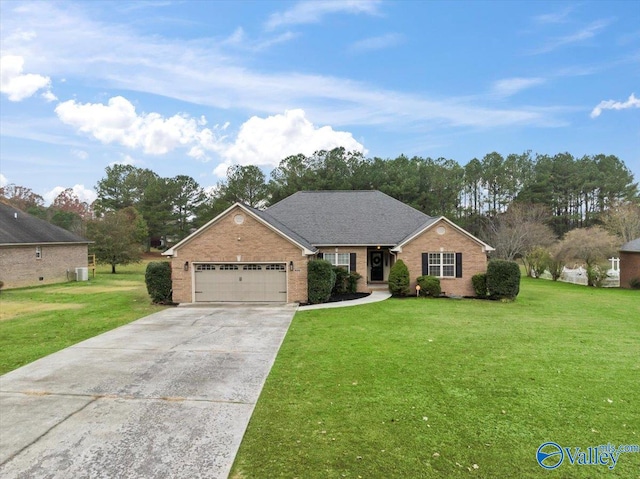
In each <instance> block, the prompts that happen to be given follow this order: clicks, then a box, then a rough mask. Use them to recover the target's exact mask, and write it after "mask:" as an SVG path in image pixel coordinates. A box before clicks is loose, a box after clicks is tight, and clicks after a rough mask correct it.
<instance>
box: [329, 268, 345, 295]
mask: <svg viewBox="0 0 640 479" xmlns="http://www.w3.org/2000/svg"><path fill="white" fill-rule="evenodd" d="M333 272H334V273H335V274H336V282H335V284H334V285H333V290H332V291H331V294H345V293H346V292H347V289H348V287H349V285H348V281H349V272H348V271H347V270H346V269H345V268H344V267H342V266H334V267H333Z"/></svg>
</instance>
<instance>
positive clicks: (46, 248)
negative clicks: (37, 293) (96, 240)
mask: <svg viewBox="0 0 640 479" xmlns="http://www.w3.org/2000/svg"><path fill="white" fill-rule="evenodd" d="M40 248H41V251H42V257H41V259H37V258H36V247H35V245H32V246H2V247H0V281H3V282H4V288H21V287H25V286H37V285H39V284H51V283H62V282H65V281H69V280H71V279H75V271H76V268H80V267H85V268H86V267H87V257H88V249H89V248H88V246H87V245H86V244H85V245H78V244H71V245H47V244H43V245H40ZM67 271H69V272H70V273H71V274H69V275H68V274H67ZM40 278H42V279H40Z"/></svg>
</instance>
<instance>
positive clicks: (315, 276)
mask: <svg viewBox="0 0 640 479" xmlns="http://www.w3.org/2000/svg"><path fill="white" fill-rule="evenodd" d="M335 282H336V273H335V271H334V270H333V265H332V264H331V263H329V262H328V261H326V260H324V259H315V260H313V261H309V265H308V274H307V288H308V291H309V302H310V303H311V304H318V303H324V302H326V301H327V300H328V299H329V298H330V297H331V291H332V290H333V285H334V284H335Z"/></svg>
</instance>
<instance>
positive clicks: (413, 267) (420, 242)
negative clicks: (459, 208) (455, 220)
mask: <svg viewBox="0 0 640 479" xmlns="http://www.w3.org/2000/svg"><path fill="white" fill-rule="evenodd" d="M440 226H442V227H444V228H445V233H444V234H443V235H440V234H438V233H437V230H438V227H440ZM441 248H442V251H443V252H445V253H462V278H440V286H441V288H442V292H443V293H445V294H447V295H460V296H474V295H475V292H474V291H473V285H472V283H471V277H472V276H473V275H475V274H478V273H485V272H486V271H487V254H486V253H485V252H483V251H482V246H481V245H480V244H478V243H476V242H475V241H474V240H472V239H471V238H469V237H468V236H466V235H464V234H462V233H461V232H459V231H458V230H457V229H455V228H453V227H452V226H451V225H449V224H448V223H446V222H445V221H443V220H440V221H439V222H438V223H436V224H435V225H433V226H432V227H431V228H429V229H428V230H427V231H425V232H424V233H422V234H421V235H420V236H418V237H417V238H414V239H413V240H412V241H410V242H409V243H408V244H406V245H405V246H403V247H402V252H401V253H398V256H397V258H398V259H401V260H402V261H404V262H405V264H406V265H407V267H408V268H409V278H410V279H411V291H414V292H415V287H416V278H417V277H418V276H421V275H422V253H438V252H440V249H441Z"/></svg>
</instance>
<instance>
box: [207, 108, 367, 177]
mask: <svg viewBox="0 0 640 479" xmlns="http://www.w3.org/2000/svg"><path fill="white" fill-rule="evenodd" d="M340 146H342V147H344V148H345V149H346V150H347V151H359V152H362V153H365V152H366V150H365V148H364V146H363V145H362V144H360V143H359V142H357V141H356V140H355V139H354V138H353V136H352V135H351V133H349V132H346V131H335V130H334V129H333V128H332V127H330V126H323V127H316V126H315V125H314V124H313V123H311V122H310V121H309V120H308V119H307V118H306V115H305V112H304V111H303V110H300V109H297V110H287V111H285V112H284V114H282V115H273V116H269V117H267V118H259V117H257V116H254V117H252V118H250V119H249V120H247V121H246V122H245V123H244V124H243V125H242V126H241V127H240V131H239V132H238V136H237V137H236V139H235V142H233V143H232V144H230V145H229V146H228V147H226V148H225V150H224V151H223V152H221V156H222V157H223V158H224V159H225V161H224V163H222V164H220V165H218V167H216V169H215V170H214V173H215V174H216V175H218V176H224V175H225V174H226V171H227V168H228V167H229V166H231V165H232V164H235V163H239V164H241V165H249V164H251V165H258V166H269V167H275V166H277V165H278V164H279V163H280V161H281V160H282V159H284V158H286V157H287V156H290V155H296V154H298V153H302V154H305V155H310V154H312V153H314V152H315V151H318V150H330V149H333V148H337V147H340Z"/></svg>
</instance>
